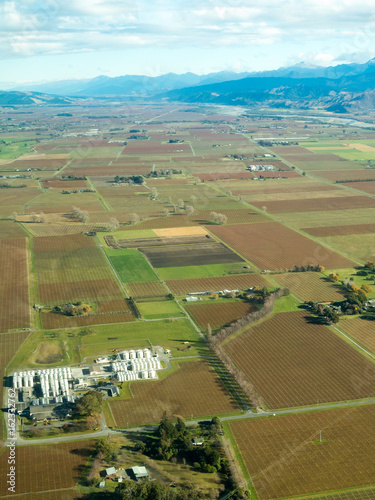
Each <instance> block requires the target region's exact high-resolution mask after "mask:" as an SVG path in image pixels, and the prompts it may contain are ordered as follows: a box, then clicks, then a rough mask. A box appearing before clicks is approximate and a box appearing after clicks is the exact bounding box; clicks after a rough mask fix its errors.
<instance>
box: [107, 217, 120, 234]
mask: <svg viewBox="0 0 375 500" xmlns="http://www.w3.org/2000/svg"><path fill="white" fill-rule="evenodd" d="M119 227H120V223H119V221H118V220H117V219H116V218H115V217H111V218H110V219H109V222H108V224H107V230H108V231H115V230H116V229H118V228H119Z"/></svg>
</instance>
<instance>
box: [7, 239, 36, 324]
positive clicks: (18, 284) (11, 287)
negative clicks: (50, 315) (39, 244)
mask: <svg viewBox="0 0 375 500" xmlns="http://www.w3.org/2000/svg"><path fill="white" fill-rule="evenodd" d="M26 245H27V239H26V238H10V239H0V275H1V277H2V279H1V282H0V303H1V309H2V310H1V314H0V332H6V331H8V330H11V329H15V328H26V327H29V326H30V304H29V276H28V264H27V246H26Z"/></svg>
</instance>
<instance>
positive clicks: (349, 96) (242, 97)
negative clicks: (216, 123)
mask: <svg viewBox="0 0 375 500" xmlns="http://www.w3.org/2000/svg"><path fill="white" fill-rule="evenodd" d="M353 71H354V70H353V68H351V70H350V72H349V69H348V68H346V69H345V71H344V73H345V74H342V75H341V76H339V77H337V78H326V77H309V78H308V77H303V78H301V77H298V78H297V77H296V76H294V77H291V76H283V77H279V76H273V77H272V76H271V77H270V76H260V77H259V76H258V77H256V76H251V77H247V78H243V79H241V80H236V81H229V82H228V81H227V82H221V83H215V84H211V85H200V86H198V87H197V86H195V87H187V88H183V89H178V90H173V91H170V92H167V93H164V94H160V95H158V96H156V98H158V99H161V100H168V101H183V102H194V103H197V102H200V103H216V104H231V105H233V104H234V105H253V106H259V105H263V106H271V107H285V108H299V109H310V108H313V107H323V108H325V109H327V108H330V110H332V111H336V112H345V111H348V110H349V109H352V108H353V109H354V108H356V109H357V108H370V107H371V108H373V107H374V104H375V97H374V96H375V93H374V89H375V64H374V63H373V62H372V64H370V65H368V66H366V68H364V71H363V73H359V74H358V73H356V74H349V73H353Z"/></svg>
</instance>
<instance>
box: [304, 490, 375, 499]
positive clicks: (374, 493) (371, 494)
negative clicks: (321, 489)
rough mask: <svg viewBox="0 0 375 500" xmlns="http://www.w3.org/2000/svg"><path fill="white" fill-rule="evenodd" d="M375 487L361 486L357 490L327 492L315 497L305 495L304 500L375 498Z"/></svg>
mask: <svg viewBox="0 0 375 500" xmlns="http://www.w3.org/2000/svg"><path fill="white" fill-rule="evenodd" d="M374 499H375V489H374V488H371V489H368V488H361V489H359V490H356V491H343V492H341V493H333V494H332V493H327V495H319V496H318V497H317V496H315V495H314V496H313V497H310V496H309V497H305V496H304V497H303V500H374Z"/></svg>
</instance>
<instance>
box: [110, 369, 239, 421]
mask: <svg viewBox="0 0 375 500" xmlns="http://www.w3.org/2000/svg"><path fill="white" fill-rule="evenodd" d="M130 387H131V392H132V394H133V397H132V398H131V399H126V400H122V401H111V402H110V403H109V404H110V407H111V410H112V413H113V417H114V419H115V422H116V425H117V426H119V427H128V426H138V425H144V424H150V423H153V422H159V421H160V419H161V417H162V416H163V413H164V411H165V412H166V413H167V415H168V417H173V416H174V415H181V416H182V417H184V418H191V417H200V416H205V415H220V414H224V413H233V412H237V411H240V409H239V407H238V405H237V404H236V402H235V401H234V400H233V398H232V397H231V395H230V394H229V393H228V391H227V389H226V388H225V387H224V385H223V384H222V382H221V381H220V379H219V378H218V376H217V375H216V373H215V371H214V370H213V369H212V368H211V367H210V365H209V364H208V363H206V362H205V361H189V362H183V363H180V369H179V370H178V371H177V372H175V373H172V374H171V375H169V376H168V377H166V378H165V379H163V380H160V381H156V380H155V381H153V380H150V381H144V382H141V381H140V382H133V383H131V386H130ZM198 388H199V390H198Z"/></svg>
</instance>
